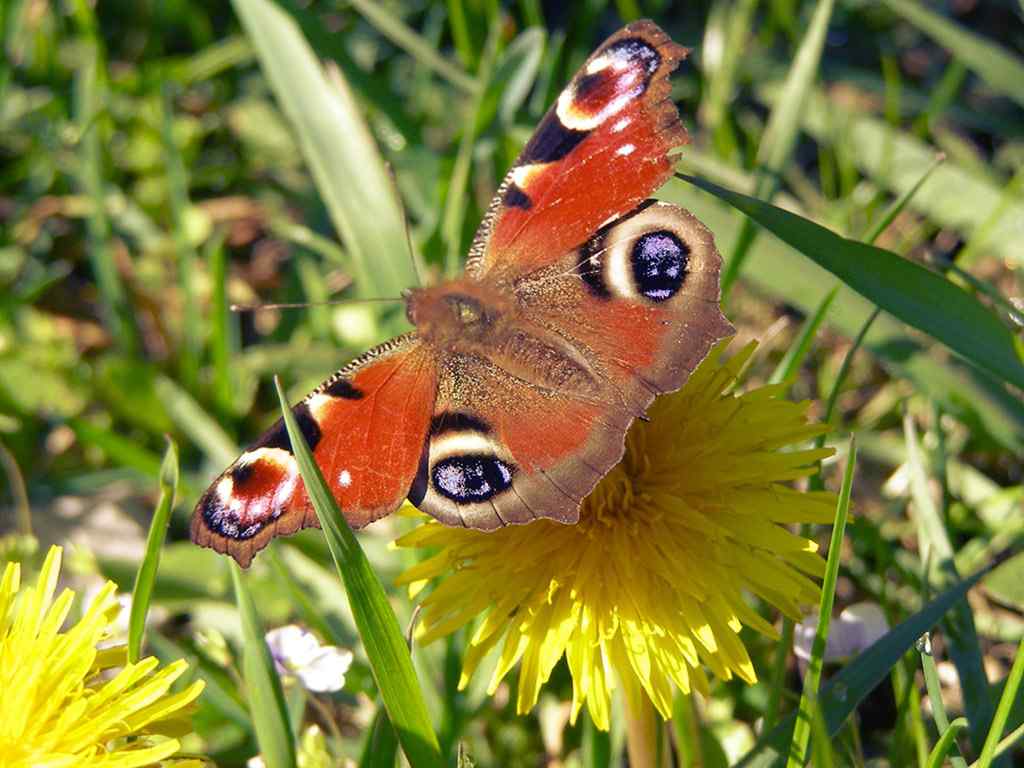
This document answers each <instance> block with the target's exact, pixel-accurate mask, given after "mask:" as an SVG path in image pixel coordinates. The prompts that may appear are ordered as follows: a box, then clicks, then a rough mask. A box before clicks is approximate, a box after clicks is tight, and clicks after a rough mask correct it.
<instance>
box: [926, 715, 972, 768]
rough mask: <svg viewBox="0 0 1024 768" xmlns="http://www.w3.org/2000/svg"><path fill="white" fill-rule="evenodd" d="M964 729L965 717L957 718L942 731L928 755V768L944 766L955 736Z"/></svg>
mask: <svg viewBox="0 0 1024 768" xmlns="http://www.w3.org/2000/svg"><path fill="white" fill-rule="evenodd" d="M966 728H967V718H965V717H958V718H957V719H956V720H954V721H953V722H951V723H950V724H949V727H948V728H946V730H945V731H943V733H942V736H940V737H939V740H938V741H937V742H935V746H934V747H933V748H932V751H931V753H930V754H929V755H928V768H942V766H943V765H945V760H946V755H948V754H949V751H950V750H951V749H952V748H953V746H954V744H955V743H956V737H957V735H958V734H959V733H960V731H963V730H965V729H966ZM961 759H963V758H961Z"/></svg>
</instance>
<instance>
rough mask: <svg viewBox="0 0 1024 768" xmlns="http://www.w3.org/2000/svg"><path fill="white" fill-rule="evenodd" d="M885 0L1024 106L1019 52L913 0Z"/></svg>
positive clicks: (893, 8) (1023, 63)
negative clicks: (1011, 50)
mask: <svg viewBox="0 0 1024 768" xmlns="http://www.w3.org/2000/svg"><path fill="white" fill-rule="evenodd" d="M884 2H885V4H886V5H888V6H889V7H890V8H891V9H892V10H894V11H895V12H896V13H898V14H899V15H900V16H902V17H903V18H905V19H906V20H907V21H909V22H910V23H911V24H913V25H914V26H916V27H918V28H919V29H921V30H922V31H923V32H924V33H925V34H927V35H929V36H930V37H933V38H934V39H935V40H936V42H938V43H939V45H941V46H943V47H944V48H948V49H949V51H950V53H952V54H953V55H954V56H956V57H957V58H958V59H960V60H961V61H962V62H963V63H964V64H966V65H967V66H968V67H969V68H970V69H972V70H974V71H975V72H976V73H977V74H978V76H979V77H980V78H981V79H982V80H984V81H985V82H987V83H988V84H989V85H990V86H992V87H993V88H994V89H996V90H997V91H999V92H1000V93H1003V94H1005V95H1006V96H1008V97H1009V98H1011V99H1013V100H1014V101H1016V102H1017V103H1018V104H1020V105H1022V106H1024V62H1022V61H1021V60H1020V59H1019V58H1018V57H1017V56H1014V55H1013V54H1012V53H1010V52H1009V51H1007V50H1006V49H1004V48H1002V47H1001V46H999V45H997V44H996V43H993V42H992V41H990V40H986V39H985V38H983V37H981V36H979V35H976V34H974V33H973V32H971V31H969V30H967V29H964V28H963V27H961V26H959V25H957V24H954V23H953V22H951V21H949V20H948V19H946V18H944V17H942V16H940V15H939V14H937V13H935V12H934V11H932V10H930V9H928V8H927V7H926V6H924V5H921V4H919V3H915V2H912V0H884Z"/></svg>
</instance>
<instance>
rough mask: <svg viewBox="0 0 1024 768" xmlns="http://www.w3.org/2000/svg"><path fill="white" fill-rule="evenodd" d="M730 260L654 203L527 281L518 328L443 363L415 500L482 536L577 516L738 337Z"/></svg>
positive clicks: (692, 224) (684, 217)
mask: <svg viewBox="0 0 1024 768" xmlns="http://www.w3.org/2000/svg"><path fill="white" fill-rule="evenodd" d="M720 266H721V257H720V256H719V253H718V251H717V249H716V248H715V244H714V240H713V238H712V236H711V233H710V232H709V231H708V230H707V228H705V227H704V226H703V225H702V224H701V223H700V222H699V221H697V219H696V218H694V217H693V216H692V215H691V214H690V213H688V212H687V211H684V210H683V209H681V208H678V207H677V206H674V205H670V204H668V203H662V202H657V201H654V200H650V201H646V202H644V203H643V204H641V205H639V206H637V207H636V208H635V209H634V210H632V211H630V212H628V213H626V214H624V215H623V216H621V217H619V219H617V220H616V221H615V222H613V223H612V224H609V225H607V226H605V227H602V228H600V229H599V230H598V231H597V232H595V233H593V234H592V235H591V236H590V237H589V238H588V239H587V240H586V242H584V243H583V245H581V246H580V247H579V248H576V249H574V250H573V251H571V252H569V253H568V254H565V255H564V256H563V257H562V258H561V259H559V260H557V261H556V262H555V263H553V264H551V265H550V266H548V267H544V268H541V269H539V270H535V271H534V272H532V273H530V274H528V275H524V276H521V277H520V278H519V279H518V280H516V281H515V282H514V283H513V284H512V286H511V291H512V293H513V295H515V296H516V297H517V298H518V299H519V309H518V316H517V317H516V319H515V322H514V323H512V324H511V328H512V330H511V331H509V332H501V331H499V332H498V333H497V334H496V339H495V342H494V344H493V345H492V347H493V348H492V350H491V351H490V353H489V354H488V355H486V356H484V355H475V354H462V355H451V356H449V357H447V358H446V360H445V361H444V362H443V363H442V365H441V367H440V369H439V383H438V397H437V406H436V411H435V414H434V417H433V420H432V422H431V428H430V433H429V437H428V443H427V448H426V449H425V451H424V455H423V457H422V459H421V463H420V472H419V474H418V476H417V482H416V483H415V484H414V493H413V494H411V499H412V501H413V503H414V504H416V505H417V506H419V507H420V508H421V509H423V510H424V511H426V512H428V513H429V514H431V515H433V516H434V517H436V518H437V519H439V520H441V521H442V522H444V523H446V524H448V525H464V526H468V527H472V528H482V529H492V528H496V527H499V526H501V525H507V524H510V523H525V522H530V521H531V520H533V519H536V518H541V517H547V518H551V519H554V520H558V521H560V522H566V523H572V522H575V521H576V520H577V519H578V514H579V504H580V501H581V500H582V499H583V498H584V497H585V496H586V495H587V494H588V493H590V491H591V490H592V489H593V488H594V486H595V485H596V484H597V483H598V482H599V481H600V479H601V477H603V476H604V474H605V473H606V472H608V470H610V469H611V468H612V467H613V466H614V465H615V464H616V463H617V462H618V461H619V460H620V459H621V457H622V454H623V450H624V441H625V435H626V431H627V429H628V428H629V425H630V423H631V422H632V421H633V419H634V418H636V417H640V416H642V415H643V413H644V410H645V409H646V408H647V406H648V405H650V403H651V402H652V400H653V399H654V397H655V396H656V395H657V394H659V393H662V392H669V391H672V390H675V389H678V388H679V387H680V386H682V384H683V383H684V382H685V380H686V378H687V377H688V376H689V374H690V372H691V371H692V370H693V369H694V368H695V367H696V365H697V364H698V363H699V362H700V360H702V359H703V358H704V357H705V356H706V355H707V353H708V351H709V350H710V349H711V346H712V345H713V344H714V343H716V342H717V341H719V340H720V339H722V338H724V337H725V336H727V335H729V334H730V333H732V330H733V329H732V326H730V325H729V323H728V322H727V321H726V320H725V318H724V317H723V316H722V314H721V312H720V310H719V307H718V298H719V282H718V275H719V269H720Z"/></svg>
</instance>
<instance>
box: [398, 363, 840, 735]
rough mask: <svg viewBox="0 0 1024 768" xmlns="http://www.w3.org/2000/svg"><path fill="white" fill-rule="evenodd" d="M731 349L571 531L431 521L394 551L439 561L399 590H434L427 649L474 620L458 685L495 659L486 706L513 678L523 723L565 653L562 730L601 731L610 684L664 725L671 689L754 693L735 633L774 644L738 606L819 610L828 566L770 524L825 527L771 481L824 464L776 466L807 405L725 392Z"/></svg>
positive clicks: (823, 508)
mask: <svg viewBox="0 0 1024 768" xmlns="http://www.w3.org/2000/svg"><path fill="white" fill-rule="evenodd" d="M726 346H727V345H726V344H722V345H720V346H719V347H718V348H716V349H715V350H714V351H713V352H712V354H711V355H710V356H709V357H708V358H707V359H706V360H705V361H704V362H703V363H702V364H701V365H700V366H699V367H698V368H697V370H696V371H694V373H693V375H692V376H691V377H690V379H689V381H688V382H687V383H686V385H685V386H684V387H683V388H682V390H680V391H679V392H676V393H674V394H670V395H666V396H664V397H661V398H659V399H658V400H657V401H656V402H655V403H654V404H653V405H652V407H651V408H650V410H649V416H650V421H649V422H642V421H638V422H636V423H635V424H634V425H633V427H632V428H631V429H630V431H629V434H628V436H627V439H626V454H625V456H624V457H623V459H622V461H621V462H620V463H619V464H618V465H617V466H616V467H614V468H613V469H612V471H611V472H609V473H608V474H607V475H606V476H605V477H604V479H602V480H601V482H600V483H599V484H598V486H597V488H595V489H594V491H593V493H591V494H590V496H588V497H587V498H586V499H585V500H584V502H583V505H582V509H581V510H580V521H579V523H578V524H577V525H568V526H567V525H559V524H558V523H554V522H551V521H548V520H540V521H537V522H533V523H531V524H529V525H524V526H509V527H507V528H502V529H500V530H498V531H495V532H493V533H483V532H480V531H474V530H466V529H459V528H446V527H444V526H441V525H439V524H437V523H435V522H426V523H424V524H423V525H421V526H419V527H417V528H416V529H414V530H413V531H411V532H410V533H408V534H407V535H405V536H403V537H401V538H400V539H399V540H398V542H397V544H398V545H399V546H404V547H417V548H431V549H436V550H438V551H437V552H436V553H435V554H434V555H433V556H431V557H429V558H428V559H426V560H424V561H422V562H421V563H419V564H417V565H416V566H413V567H412V568H410V569H408V570H407V571H406V572H405V573H404V574H402V576H401V577H400V579H399V583H402V584H408V585H410V592H411V594H413V595H414V596H415V595H416V594H417V593H418V592H419V590H421V589H422V588H423V587H425V586H426V585H428V584H433V586H434V589H433V591H432V592H431V593H430V594H429V595H427V596H426V598H424V600H423V611H422V613H421V614H420V622H419V626H418V628H417V636H418V637H419V639H420V640H421V641H422V642H429V641H431V640H435V639H437V638H439V637H442V636H444V635H447V634H449V633H451V632H454V631H455V630H457V629H458V628H460V627H462V626H464V625H466V624H468V623H470V622H471V621H473V620H474V618H476V617H477V616H483V620H482V621H481V622H479V624H478V625H477V627H476V630H475V632H474V633H473V634H472V637H471V640H470V644H469V647H468V649H467V652H466V655H465V659H464V664H463V671H462V678H461V680H460V683H459V684H460V686H462V687H465V686H466V685H467V684H468V682H469V678H470V676H471V675H472V674H473V673H474V671H475V670H476V668H477V666H478V664H479V663H480V661H481V660H482V659H483V658H484V656H485V655H486V654H487V653H488V652H489V651H491V649H493V648H495V647H496V646H498V645H499V644H501V651H500V655H499V658H498V662H497V666H496V668H495V670H494V673H493V676H492V678H491V682H490V691H491V692H492V693H493V692H494V691H495V690H496V689H497V687H498V685H499V683H500V682H501V680H502V679H503V678H504V676H505V675H506V673H507V672H508V671H509V669H511V668H512V666H513V665H515V664H516V663H517V662H518V663H520V673H519V690H518V700H517V708H518V711H519V712H520V713H525V712H527V711H529V710H530V709H531V708H532V707H533V706H534V704H536V702H537V697H538V694H539V693H540V688H541V686H542V685H543V684H544V683H545V682H546V681H547V679H548V677H549V676H550V674H551V671H552V669H553V668H554V666H555V664H556V663H557V662H558V660H559V659H560V658H561V657H562V656H563V655H565V656H566V658H567V659H568V664H569V670H570V672H571V674H572V680H573V702H572V704H573V706H572V719H573V721H575V719H576V717H577V715H578V714H579V711H580V708H581V707H582V705H583V704H584V703H586V704H587V707H588V709H589V711H590V714H591V717H592V718H593V720H594V722H595V724H596V725H597V726H598V727H600V728H602V729H607V728H608V726H609V709H610V703H611V701H610V700H611V691H612V690H613V689H614V688H615V686H616V685H621V686H622V688H623V690H624V693H625V695H626V697H627V701H628V702H630V703H631V706H636V705H641V704H642V698H640V697H642V696H644V695H646V696H647V697H648V698H649V699H650V700H651V701H652V702H653V703H654V706H655V707H657V709H658V711H659V712H660V713H661V715H662V716H663V717H665V718H666V719H667V718H668V717H669V716H670V715H671V711H672V687H673V683H674V684H675V686H676V687H678V688H679V689H680V690H682V691H685V692H689V691H690V690H691V689H696V690H698V691H700V692H702V693H705V694H706V693H707V690H708V678H707V677H706V674H705V671H704V670H705V668H706V669H707V670H710V671H711V672H712V673H713V674H715V675H717V676H718V677H720V678H722V679H725V680H728V679H731V678H732V677H733V676H734V675H735V676H737V677H739V678H740V679H742V680H745V681H746V682H748V683H753V682H754V681H755V680H756V675H755V672H754V668H753V665H752V664H751V662H750V657H749V656H748V655H747V651H746V648H745V647H744V645H743V642H742V641H741V640H740V638H739V632H740V629H741V628H742V627H743V626H744V625H746V626H748V627H751V628H752V629H754V630H757V631H758V632H761V633H763V634H765V635H768V636H770V637H773V638H774V637H776V632H775V630H774V628H773V627H772V625H771V624H770V623H768V622H767V621H766V620H765V619H764V618H762V617H761V616H760V615H758V613H757V612H756V611H754V610H753V609H752V608H751V607H750V605H749V604H748V602H747V601H746V599H745V598H744V593H752V594H754V595H757V596H758V597H760V598H761V599H762V600H764V601H765V602H767V603H770V604H772V605H774V606H777V607H778V608H779V609H781V610H782V611H783V613H785V614H786V615H788V616H790V617H792V618H794V619H797V620H799V619H800V618H801V612H800V606H801V605H804V604H808V603H813V602H815V601H816V600H817V598H818V586H817V585H816V583H815V581H814V579H815V578H820V577H821V576H822V574H823V573H824V561H823V560H822V559H821V557H820V556H819V555H818V554H817V552H816V549H817V548H816V545H815V544H814V543H813V542H812V541H809V540H807V539H804V538H801V537H799V536H797V535H795V534H793V533H790V532H789V531H787V530H786V529H785V528H784V527H783V526H784V525H786V524H790V523H804V522H806V523H829V522H831V521H832V518H833V514H834V509H835V497H834V495H833V494H831V493H825V492H819V493H802V492H799V491H797V490H794V489H792V488H790V487H787V486H786V485H784V483H787V482H789V481H792V480H796V479H797V478H801V477H806V476H808V475H810V474H812V473H813V472H814V471H815V465H816V463H817V462H818V461H819V460H821V459H822V458H824V457H826V456H828V455H830V454H831V450H830V449H820V450H814V449H810V450H807V449H791V450H781V449H783V448H786V447H788V446H793V445H799V444H801V443H806V441H808V440H810V439H812V438H813V437H815V436H817V435H819V434H822V433H823V432H824V431H825V429H826V428H825V427H824V426H821V425H815V424H809V423H808V422H807V418H806V413H807V407H808V404H807V403H792V402H789V401H786V400H784V399H782V395H783V393H784V390H785V386H784V385H772V386H763V387H758V388H755V389H751V390H749V391H747V392H744V393H742V394H736V393H735V392H734V391H733V388H734V386H735V384H736V382H737V379H738V378H739V376H740V373H741V372H742V370H743V368H744V365H745V363H746V362H747V360H748V359H749V358H750V355H751V354H752V353H753V351H754V348H755V345H754V344H750V345H748V346H747V347H746V348H744V349H743V350H742V351H740V352H739V353H738V354H736V355H735V356H733V357H732V358H731V359H729V360H728V361H723V360H722V359H721V356H722V352H723V351H724V349H725V347H726Z"/></svg>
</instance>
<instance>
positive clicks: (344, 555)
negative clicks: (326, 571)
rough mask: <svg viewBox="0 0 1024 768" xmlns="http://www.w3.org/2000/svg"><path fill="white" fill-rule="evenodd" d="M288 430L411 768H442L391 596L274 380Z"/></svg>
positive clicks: (367, 652) (382, 695) (364, 644)
mask: <svg viewBox="0 0 1024 768" xmlns="http://www.w3.org/2000/svg"><path fill="white" fill-rule="evenodd" d="M274 382H275V385H276V386H277V394H278V398H279V399H280V401H281V408H282V411H283V413H284V421H285V425H286V426H287V429H288V436H289V440H290V441H291V445H292V450H293V452H294V454H295V458H296V461H297V462H298V465H299V472H300V473H301V475H302V480H303V483H304V484H305V486H306V492H307V494H308V495H309V499H310V501H311V503H312V504H313V508H314V509H315V510H316V516H317V519H318V520H319V521H320V527H321V528H322V529H323V532H324V536H325V537H326V539H327V545H328V547H329V548H330V550H331V557H332V558H333V559H334V565H335V568H336V569H337V571H338V576H339V577H340V578H341V580H342V582H343V583H344V585H345V591H346V592H347V593H348V599H349V604H350V606H351V608H352V616H353V618H354V619H355V622H356V627H357V628H358V629H359V636H360V638H361V639H362V641H363V647H364V648H365V650H366V656H367V658H368V659H369V661H370V667H371V669H372V670H373V676H374V679H375V680H376V681H377V687H378V689H379V690H380V694H381V698H382V699H383V700H384V706H385V707H386V708H387V712H388V717H389V718H390V719H391V724H392V725H393V726H394V728H395V731H396V732H397V735H398V740H399V742H400V743H401V745H402V750H403V752H405V756H406V757H407V758H408V760H409V763H410V765H412V766H413V768H421V767H426V768H430V767H432V766H442V765H443V764H444V762H443V760H442V759H441V755H440V750H439V748H438V743H437V736H436V734H435V733H434V730H433V727H432V726H431V724H430V717H429V715H428V714H427V705H426V703H425V702H424V700H423V693H422V691H421V690H420V687H419V682H418V680H417V679H416V671H415V670H414V669H413V666H412V657H411V656H410V655H409V648H408V647H407V646H406V644H405V639H404V638H403V637H402V632H401V629H400V628H399V626H398V619H397V618H395V614H394V612H393V611H392V610H391V606H390V605H389V604H388V599H387V595H386V594H385V593H384V588H383V586H381V583H380V580H379V579H378V578H377V575H376V574H375V573H374V572H373V569H372V567H371V566H370V563H369V561H368V560H367V559H366V555H365V554H364V553H363V550H362V548H361V547H360V546H359V542H358V541H357V540H356V537H355V535H354V534H353V533H352V529H351V528H349V527H348V523H347V522H346V520H345V517H344V515H343V514H342V513H341V510H340V509H339V508H338V504H337V502H336V501H335V499H334V497H333V496H332V495H331V492H330V491H329V490H328V489H327V485H326V483H325V482H324V479H323V475H321V474H320V468H319V467H318V466H317V464H316V462H315V461H314V460H313V455H312V453H311V452H310V450H309V446H308V445H307V444H306V441H305V438H304V437H303V436H302V432H301V431H300V430H299V427H298V425H297V424H296V422H295V416H294V415H293V414H292V410H291V408H289V407H288V401H287V399H286V398H285V395H284V391H283V390H282V389H281V383H280V382H279V381H278V380H277V379H276V378H275V380H274Z"/></svg>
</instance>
